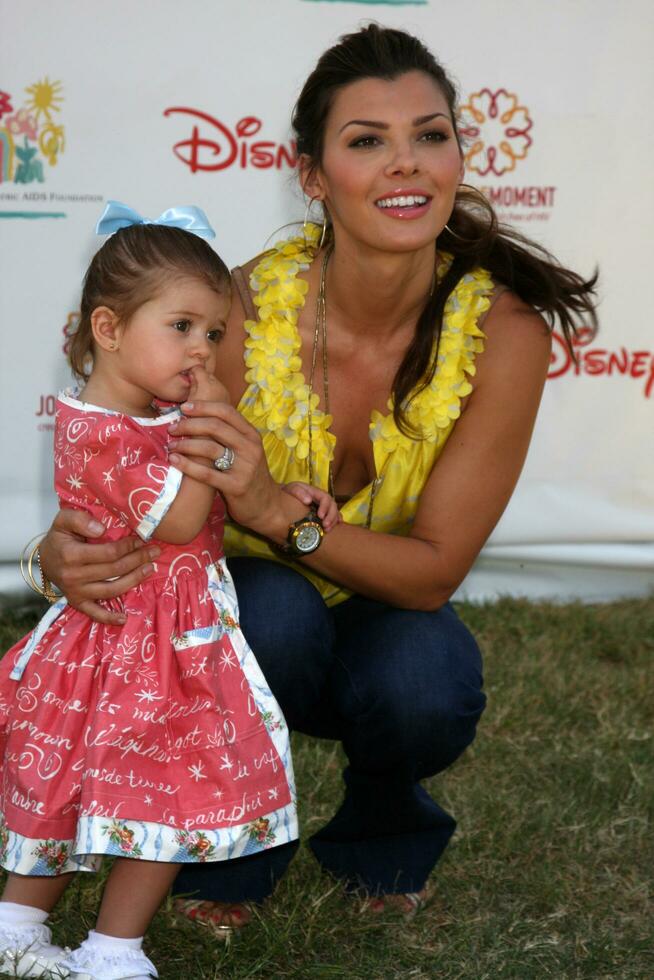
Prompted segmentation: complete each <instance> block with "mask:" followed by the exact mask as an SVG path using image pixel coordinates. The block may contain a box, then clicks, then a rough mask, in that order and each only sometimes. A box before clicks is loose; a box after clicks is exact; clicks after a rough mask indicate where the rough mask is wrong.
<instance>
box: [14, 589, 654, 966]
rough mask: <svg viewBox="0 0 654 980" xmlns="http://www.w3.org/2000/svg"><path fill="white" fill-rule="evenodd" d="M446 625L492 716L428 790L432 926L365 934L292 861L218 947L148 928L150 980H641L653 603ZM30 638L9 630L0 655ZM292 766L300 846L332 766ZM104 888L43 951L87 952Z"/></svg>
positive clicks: (327, 792) (651, 928)
mask: <svg viewBox="0 0 654 980" xmlns="http://www.w3.org/2000/svg"><path fill="white" fill-rule="evenodd" d="M459 611H460V613H461V615H462V617H463V618H464V620H465V621H466V622H467V623H468V625H469V626H470V627H471V629H472V630H473V632H475V634H476V635H477V637H478V638H479V640H480V644H481V646H482V649H483V652H484V655H485V662H486V689H487V692H488V694H489V705H488V709H487V711H486V714H485V716H484V718H483V719H482V722H481V726H480V729H479V735H478V738H477V741H476V742H475V744H474V745H473V746H472V748H471V749H469V750H468V752H467V753H466V754H465V755H464V756H463V758H462V759H461V760H460V761H459V762H458V763H457V764H456V765H455V766H454V767H453V768H452V769H450V770H449V771H448V772H447V773H446V774H445V775H443V776H440V777H437V778H436V779H433V780H431V781H430V783H429V786H430V789H431V790H432V791H433V792H434V794H435V795H436V796H437V798H438V799H439V800H440V801H441V802H442V803H443V805H444V806H445V807H446V808H447V809H448V810H450V811H451V812H452V813H453V814H454V815H455V816H456V817H457V819H458V821H459V828H458V831H457V833H456V835H455V837H454V839H453V843H452V845H451V846H450V848H449V849H448V851H447V852H446V855H445V857H444V859H443V860H442V862H441V864H440V865H439V867H438V868H437V870H436V872H435V873H434V875H433V886H434V897H433V900H432V901H431V903H430V905H429V906H428V908H426V909H425V910H424V911H423V912H421V913H420V914H419V916H418V917H417V918H416V919H415V921H414V922H413V923H411V924H409V925H405V924H404V923H403V922H402V921H401V920H400V919H398V918H397V917H396V916H394V915H393V914H392V913H384V914H383V915H381V916H373V915H371V914H370V913H368V914H366V913H365V911H364V912H362V911H361V909H360V905H358V904H357V903H356V902H355V901H354V900H352V899H347V898H345V897H344V896H343V894H342V891H341V889H340V887H339V886H338V884H336V883H334V882H333V881H331V880H330V879H328V878H327V877H325V876H324V875H322V874H321V873H320V872H319V869H318V868H317V866H316V864H315V862H314V861H313V860H312V858H311V856H310V855H309V854H308V852H307V850H306V849H302V850H301V852H300V854H299V856H298V858H297V859H296V860H295V862H294V863H293V865H292V866H291V869H290V871H289V873H288V875H287V876H286V878H285V879H284V881H283V882H282V884H281V885H280V887H279V889H278V891H277V893H276V894H275V896H274V898H273V899H272V901H271V902H270V903H269V905H268V906H267V907H266V909H265V911H264V912H263V913H262V914H261V916H260V917H259V918H258V919H257V921H256V922H255V923H254V924H253V925H252V926H250V927H249V928H248V929H246V930H244V932H243V935H242V936H241V937H239V938H238V939H237V940H235V941H234V942H233V943H231V944H230V945H229V946H227V947H226V946H223V945H221V944H219V943H217V942H216V941H215V940H213V939H212V938H211V937H210V936H209V935H208V934H207V933H206V932H203V931H202V930H200V929H198V928H197V927H194V926H193V925H191V924H190V923H189V924H186V923H179V922H178V921H176V919H175V918H174V916H173V914H172V912H171V909H170V907H165V908H163V909H162V910H161V911H160V913H159V914H158V916H157V918H156V919H155V922H154V923H153V925H152V928H151V930H150V932H149V935H148V939H147V950H148V952H149V953H150V954H151V955H152V957H153V958H154V961H155V962H156V964H157V966H158V968H159V973H160V977H161V978H162V980H172V978H178V977H179V976H180V975H181V976H183V977H185V978H189V980H196V978H202V980H205V978H206V980H219V978H221V980H246V978H249V980H259V978H282V977H283V978H293V980H331V978H347V980H394V978H402V980H404V978H406V980H431V978H443V980H459V978H465V980H509V978H515V980H532V978H537V980H539V978H546V977H553V978H556V980H577V978H589V980H591V978H592V980H632V978H634V980H635V978H638V980H652V978H654V916H653V911H654V903H653V902H652V894H651V878H652V870H653V868H654V844H653V840H652V815H653V814H652V811H653V809H654V747H653V742H654V671H653V670H652V667H653V660H654V598H652V599H649V600H643V601H625V602H619V603H614V604H611V605H603V606H582V605H569V606H553V605H547V604H539V605H536V604H530V603H527V602H522V601H515V600H509V599H506V600H503V601H502V602H500V603H498V604H497V605H494V606H472V605H463V606H461V607H459ZM34 618H35V608H34V607H31V608H27V609H25V610H22V611H21V610H18V611H17V612H15V613H14V614H9V613H6V614H5V615H4V617H3V618H2V620H0V644H1V645H2V646H1V648H2V649H5V648H6V647H7V646H8V645H9V643H10V642H12V641H13V639H15V638H16V637H17V636H19V635H21V634H22V633H24V632H25V631H26V630H27V629H28V628H29V626H31V624H32V622H33V621H34ZM294 747H295V763H296V772H297V776H298V789H299V796H300V806H301V820H302V825H303V829H304V831H305V833H306V832H310V831H311V830H312V829H315V828H316V827H318V826H319V825H320V824H321V823H322V822H323V821H324V820H326V819H327V818H328V816H329V815H330V814H331V813H332V812H333V809H334V807H335V806H336V804H337V802H338V800H339V799H340V793H341V787H340V767H341V756H340V750H339V749H338V748H337V747H336V746H335V745H334V744H333V743H328V742H318V741H312V740H310V739H307V738H304V737H296V738H295V740H294ZM101 888H102V877H101V876H98V877H97V878H95V877H93V876H84V877H83V878H82V879H81V880H80V881H79V883H76V884H74V885H73V887H72V888H71V889H70V891H69V893H68V894H67V896H66V899H65V902H64V903H62V905H61V907H60V908H58V909H57V910H56V912H55V913H54V915H53V916H52V921H53V924H54V931H55V936H56V938H57V940H59V941H61V942H66V943H69V944H74V943H76V942H78V941H79V940H80V939H81V938H83V936H84V934H85V931H86V930H87V929H88V928H89V927H92V925H93V922H94V916H95V913H96V910H97V906H98V901H99V897H100V893H101Z"/></svg>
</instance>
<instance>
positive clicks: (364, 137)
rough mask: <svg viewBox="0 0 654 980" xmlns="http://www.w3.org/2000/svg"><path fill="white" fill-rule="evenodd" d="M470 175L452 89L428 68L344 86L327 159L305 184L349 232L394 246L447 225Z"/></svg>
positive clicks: (337, 228)
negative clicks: (449, 96) (450, 100)
mask: <svg viewBox="0 0 654 980" xmlns="http://www.w3.org/2000/svg"><path fill="white" fill-rule="evenodd" d="M462 178H463V158H462V156H461V152H460V150H459V146H458V143H457V140H456V135H455V132H454V126H453V124H452V120H451V117H450V111H449V109H448V105H447V101H446V99H445V96H444V95H443V94H442V92H441V90H440V88H439V87H438V85H437V84H436V83H435V82H434V81H433V79H432V78H430V76H429V75H426V74H425V73H424V72H420V71H411V72H407V73H406V74H405V75H401V76H399V77H398V78H396V79H394V80H393V81H386V80H384V79H379V78H364V79H362V80H361V81H358V82H352V83H351V84H350V85H347V86H346V87H345V88H343V89H341V90H340V91H339V92H338V93H337V95H336V96H335V98H334V102H333V104H332V107H331V109H330V112H329V115H328V117H327V123H326V127H325V139H324V149H323V158H322V161H321V162H320V164H319V165H318V167H317V168H316V170H315V172H314V174H312V175H311V177H310V178H309V180H308V181H307V183H306V185H305V190H306V191H307V193H309V194H311V196H316V195H317V196H319V197H320V198H321V199H322V200H323V201H324V203H325V205H326V207H327V210H328V211H329V214H330V217H331V219H332V222H333V225H334V234H335V237H336V240H337V241H338V240H339V237H341V236H342V235H347V236H348V237H349V238H351V239H354V240H356V241H357V242H359V243H360V244H364V243H365V244H367V245H369V246H370V247H373V248H376V249H381V250H382V251H388V252H406V251H411V250H414V249H418V248H422V247H424V246H425V245H427V244H428V243H433V241H434V239H435V238H436V237H437V235H438V234H439V233H440V232H441V230H442V229H443V226H444V225H445V223H446V222H447V220H448V218H449V216H450V214H451V213H452V208H453V206H454V196H455V194H456V189H457V187H458V185H459V183H460V181H461V180H462Z"/></svg>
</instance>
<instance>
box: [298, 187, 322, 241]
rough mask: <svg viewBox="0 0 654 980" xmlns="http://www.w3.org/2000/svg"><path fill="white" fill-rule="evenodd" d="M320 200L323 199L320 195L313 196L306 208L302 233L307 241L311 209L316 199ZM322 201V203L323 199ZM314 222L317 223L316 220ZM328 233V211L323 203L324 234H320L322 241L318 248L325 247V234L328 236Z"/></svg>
mask: <svg viewBox="0 0 654 980" xmlns="http://www.w3.org/2000/svg"><path fill="white" fill-rule="evenodd" d="M320 200H321V199H320V198H319V197H312V198H311V200H310V201H309V203H308V204H307V206H306V208H305V211H304V221H303V222H302V233H303V235H304V240H305V241H306V240H307V225H308V224H309V210H310V208H311V205H312V204H313V202H314V201H320ZM321 203H322V201H321ZM312 224H315V221H314V222H312ZM326 234H327V212H326V211H325V206H324V204H323V219H322V234H321V235H320V241H319V243H318V248H319V249H321V248H322V247H323V245H324V243H325V236H326Z"/></svg>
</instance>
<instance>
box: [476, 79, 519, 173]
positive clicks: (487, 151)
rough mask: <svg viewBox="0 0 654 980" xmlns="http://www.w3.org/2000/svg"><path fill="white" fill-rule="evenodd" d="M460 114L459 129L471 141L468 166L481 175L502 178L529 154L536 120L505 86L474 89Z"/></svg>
mask: <svg viewBox="0 0 654 980" xmlns="http://www.w3.org/2000/svg"><path fill="white" fill-rule="evenodd" d="M460 117H461V124H460V128H459V131H460V133H461V136H462V137H463V138H464V139H465V140H466V141H469V148H468V150H467V151H466V154H465V162H466V167H467V168H468V170H472V171H474V172H475V173H476V174H479V175H480V177H486V176H487V175H488V174H490V173H492V174H495V176H497V177H501V176H502V174H505V173H508V172H510V171H511V170H515V168H516V163H517V161H518V160H524V158H525V157H526V156H527V152H528V150H529V147H530V146H531V144H532V139H531V136H530V135H529V131H530V129H531V127H532V125H533V123H532V121H531V117H530V116H529V112H528V111H527V109H526V108H525V106H523V105H520V104H519V100H518V96H517V95H514V94H513V93H512V92H507V91H506V89H504V88H500V89H498V90H497V92H491V90H490V89H488V88H483V89H482V90H481V91H480V92H474V93H473V94H472V95H471V96H470V100H469V102H468V103H467V104H466V105H463V106H461V109H460Z"/></svg>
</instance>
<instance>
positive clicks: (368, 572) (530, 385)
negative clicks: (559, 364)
mask: <svg viewBox="0 0 654 980" xmlns="http://www.w3.org/2000/svg"><path fill="white" fill-rule="evenodd" d="M484 330H485V333H486V336H487V342H486V350H485V352H484V353H483V354H481V355H479V357H478V358H477V375H476V380H475V388H474V391H473V393H472V394H471V396H470V398H469V400H468V404H467V406H466V409H465V411H464V413H463V415H462V417H461V418H460V419H459V420H458V421H457V423H456V425H455V427H454V430H453V432H452V434H451V436H450V438H449V440H448V442H447V445H446V447H445V449H444V450H443V453H442V454H441V456H440V458H439V460H438V463H437V464H436V466H435V467H434V470H433V472H432V474H431V476H430V477H429V480H428V481H427V484H426V486H425V489H424V490H423V493H422V496H421V500H420V505H419V507H418V512H417V514H416V519H415V522H414V526H413V528H412V531H411V533H410V535H409V536H408V537H406V538H402V537H400V536H396V535H390V534H380V533H377V532H371V531H367V530H365V529H364V528H360V527H354V526H352V525H348V524H339V525H338V526H337V527H336V528H334V530H333V531H332V532H331V534H330V535H329V536H328V537H326V538H325V539H324V540H323V543H322V545H321V547H320V548H319V550H318V551H317V552H315V553H314V554H313V555H311V556H310V557H307V558H303V559H301V560H302V561H303V562H305V563H306V565H307V566H308V567H310V568H312V569H315V570H316V571H317V572H320V574H322V575H325V576H327V577H328V578H331V579H333V580H334V581H336V582H339V583H340V584H342V585H344V586H345V587H346V588H349V589H352V590H353V591H355V592H359V593H361V594H362V595H367V596H370V597H372V598H376V599H380V600H382V601H385V602H390V603H393V604H394V605H396V606H404V607H406V608H413V609H437V608H438V607H439V606H441V605H443V603H445V602H446V601H447V600H448V599H449V598H450V596H451V595H452V593H453V592H454V591H455V590H456V588H457V587H458V585H459V584H460V583H461V581H462V580H463V578H464V577H465V575H466V574H467V572H468V570H469V569H470V566H471V565H472V563H473V561H474V560H475V558H476V556H477V555H478V554H479V551H480V550H481V548H482V547H483V545H484V542H485V541H486V540H487V538H488V536H489V535H490V533H491V531H492V530H493V528H494V527H495V524H496V523H497V521H498V520H499V518H500V516H501V514H502V512H503V511H504V509H505V507H506V505H507V503H508V501H509V499H510V497H511V494H512V492H513V490H514V488H515V485H516V482H517V480H518V476H519V475H520V471H521V469H522V466H523V463H524V460H525V457H526V454H527V449H528V446H529V441H530V438H531V433H532V430H533V426H534V422H535V419H536V413H537V411H538V406H539V403H540V399H541V395H542V390H543V385H544V383H545V378H546V376H547V370H548V366H549V358H550V345H551V342H550V337H549V334H548V331H547V328H546V325H545V323H544V321H543V320H542V318H541V317H540V316H538V314H536V313H535V312H534V311H533V310H532V309H531V308H529V307H527V306H525V305H524V304H523V303H522V302H521V301H520V300H518V299H517V298H516V297H515V296H513V295H512V294H510V293H505V294H504V295H503V296H501V297H500V298H499V299H498V300H497V302H496V303H495V305H494V306H493V308H492V310H491V311H490V313H489V314H488V316H487V318H486V321H485V323H484ZM215 408H216V407H215V406H208V405H197V406H196V407H195V408H194V409H192V410H191V413H192V414H193V415H194V416H199V415H201V413H202V412H209V411H211V412H214V409H215ZM233 411H234V410H233V409H232V410H230V411H227V410H225V409H224V408H219V409H218V410H217V411H216V412H215V414H213V417H212V418H198V417H194V418H192V419H186V420H185V421H183V422H181V423H180V424H179V426H178V427H177V431H178V432H179V433H180V434H183V435H193V436H195V437H196V438H195V439H194V440H192V441H186V440H185V439H182V440H181V441H180V442H178V443H177V445H176V447H175V448H176V450H180V449H181V450H183V451H190V452H194V453H196V454H205V455H209V453H210V452H212V451H213V449H212V447H213V446H214V445H215V443H216V442H218V443H221V444H227V445H231V446H232V448H234V449H235V451H236V453H237V460H240V465H238V466H236V465H235V466H234V469H233V471H231V472H230V473H227V474H220V473H216V474H215V475H214V474H210V477H209V479H210V481H211V482H212V485H214V486H216V487H217V488H219V489H220V490H221V492H222V493H223V494H224V496H225V498H226V501H227V504H228V507H229V510H230V513H231V515H232V517H233V518H234V520H236V521H238V523H240V524H243V525H244V526H246V527H249V528H250V529H251V530H253V531H255V532H256V533H258V534H262V535H264V536H266V537H267V538H269V539H270V540H272V541H274V542H275V543H277V544H279V543H281V542H283V541H284V540H285V538H286V534H287V531H288V526H289V524H290V523H291V522H292V521H294V520H297V519H298V518H299V517H300V516H302V514H303V513H304V510H303V508H302V506H301V505H300V503H299V502H297V501H293V500H291V499H290V498H289V497H288V495H284V494H282V493H280V492H278V488H277V486H276V484H274V482H273V481H272V478H271V476H270V473H269V472H268V469H267V466H266V465H265V460H264V459H263V451H262V448H261V442H260V440H259V437H258V434H257V433H256V431H255V430H254V429H252V427H251V426H249V425H248V423H247V422H245V421H244V420H243V419H242V418H241V417H240V416H238V414H237V413H235V415H236V416H237V417H234V416H233V415H232V414H231V412H233ZM207 436H209V438H206V437H207ZM203 437H204V438H203ZM212 440H215V441H212ZM193 443H194V445H193ZM175 465H176V466H178V467H179V468H180V469H181V470H182V471H183V472H185V473H188V474H189V475H193V476H195V475H196V473H197V474H199V475H197V476H196V478H197V479H202V475H201V472H200V469H199V464H198V463H197V462H196V461H194V460H192V459H187V458H185V457H182V456H179V455H175ZM196 467H198V469H197V470H196V469H195V468H196ZM205 473H206V470H205ZM284 497H286V499H283V498H284Z"/></svg>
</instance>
